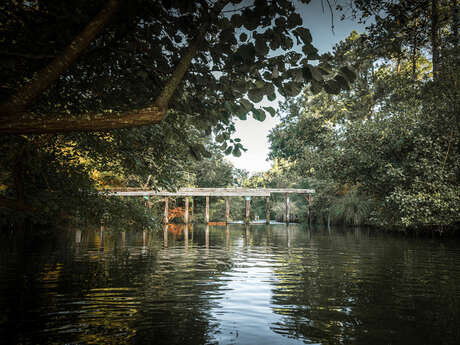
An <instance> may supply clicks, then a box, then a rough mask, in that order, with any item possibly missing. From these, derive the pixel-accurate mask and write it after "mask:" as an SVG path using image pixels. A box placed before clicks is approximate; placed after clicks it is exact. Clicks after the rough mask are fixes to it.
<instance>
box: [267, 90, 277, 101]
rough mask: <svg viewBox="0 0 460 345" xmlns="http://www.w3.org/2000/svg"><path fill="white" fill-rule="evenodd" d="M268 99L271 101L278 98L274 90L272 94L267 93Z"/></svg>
mask: <svg viewBox="0 0 460 345" xmlns="http://www.w3.org/2000/svg"><path fill="white" fill-rule="evenodd" d="M267 99H268V100H269V101H274V100H275V99H276V94H275V93H274V92H273V93H272V94H269V95H267Z"/></svg>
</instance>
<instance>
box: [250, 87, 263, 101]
mask: <svg viewBox="0 0 460 345" xmlns="http://www.w3.org/2000/svg"><path fill="white" fill-rule="evenodd" d="M248 96H249V99H250V100H251V101H253V102H254V103H259V102H260V101H262V99H263V97H264V95H263V92H261V91H260V90H259V89H251V90H249V91H248Z"/></svg>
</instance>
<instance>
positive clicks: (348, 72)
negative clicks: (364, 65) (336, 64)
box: [340, 66, 356, 83]
mask: <svg viewBox="0 0 460 345" xmlns="http://www.w3.org/2000/svg"><path fill="white" fill-rule="evenodd" d="M340 73H342V74H343V76H344V77H345V78H346V79H347V80H348V81H349V82H350V83H352V82H354V81H355V79H356V72H355V71H353V70H352V69H351V67H348V66H344V67H342V68H341V69H340Z"/></svg>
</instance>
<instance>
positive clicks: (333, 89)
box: [324, 79, 341, 95]
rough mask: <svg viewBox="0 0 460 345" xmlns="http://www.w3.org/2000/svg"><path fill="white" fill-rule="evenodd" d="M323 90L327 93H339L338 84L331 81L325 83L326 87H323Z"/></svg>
mask: <svg viewBox="0 0 460 345" xmlns="http://www.w3.org/2000/svg"><path fill="white" fill-rule="evenodd" d="M324 90H326V92H327V93H330V94H333V95H338V94H339V93H340V90H341V88H340V85H339V83H337V82H336V81H335V80H333V79H332V80H328V81H327V82H326V85H324Z"/></svg>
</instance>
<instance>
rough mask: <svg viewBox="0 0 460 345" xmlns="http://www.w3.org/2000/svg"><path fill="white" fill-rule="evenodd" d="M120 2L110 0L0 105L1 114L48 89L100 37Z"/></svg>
mask: <svg viewBox="0 0 460 345" xmlns="http://www.w3.org/2000/svg"><path fill="white" fill-rule="evenodd" d="M119 5H120V1H119V0H108V2H107V6H106V7H105V8H103V9H102V10H101V11H100V12H99V13H98V15H97V16H96V17H94V19H93V20H92V21H91V22H90V23H89V24H88V25H87V26H86V27H85V28H84V29H83V30H82V31H81V32H80V33H79V34H78V35H77V36H76V37H75V39H74V40H73V41H72V42H71V43H70V44H69V45H68V46H67V47H66V49H65V50H64V51H63V53H62V54H61V55H59V56H58V57H56V58H55V59H54V60H53V61H52V62H51V63H50V64H49V65H48V66H46V67H45V68H44V69H42V70H40V71H38V72H37V73H36V74H35V76H34V77H33V78H32V80H31V81H30V82H29V83H27V84H25V85H24V86H22V87H21V88H20V89H19V90H18V91H17V92H16V93H15V94H14V95H12V96H11V97H10V98H9V99H8V100H7V101H6V102H5V103H3V104H0V116H2V117H11V116H12V115H15V114H19V113H22V112H24V111H25V110H26V108H27V106H29V105H30V104H31V103H32V102H33V101H34V100H35V99H36V98H37V97H38V96H40V95H41V94H42V92H43V91H45V90H46V89H48V88H49V87H50V86H51V85H52V84H53V83H54V82H55V81H56V80H57V79H58V78H59V76H60V75H61V74H62V73H63V72H64V71H66V70H67V69H68V68H69V67H70V66H71V65H72V64H73V63H74V62H75V60H76V59H77V58H78V57H79V56H80V55H81V54H82V52H83V51H84V50H85V49H86V47H88V45H89V44H90V43H91V42H92V41H93V40H94V39H95V38H96V37H97V35H98V34H99V33H100V32H101V31H102V29H103V28H104V27H105V26H106V25H107V23H108V22H109V20H110V19H111V18H112V17H113V15H114V14H115V12H116V10H117V9H118V7H119Z"/></svg>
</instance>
